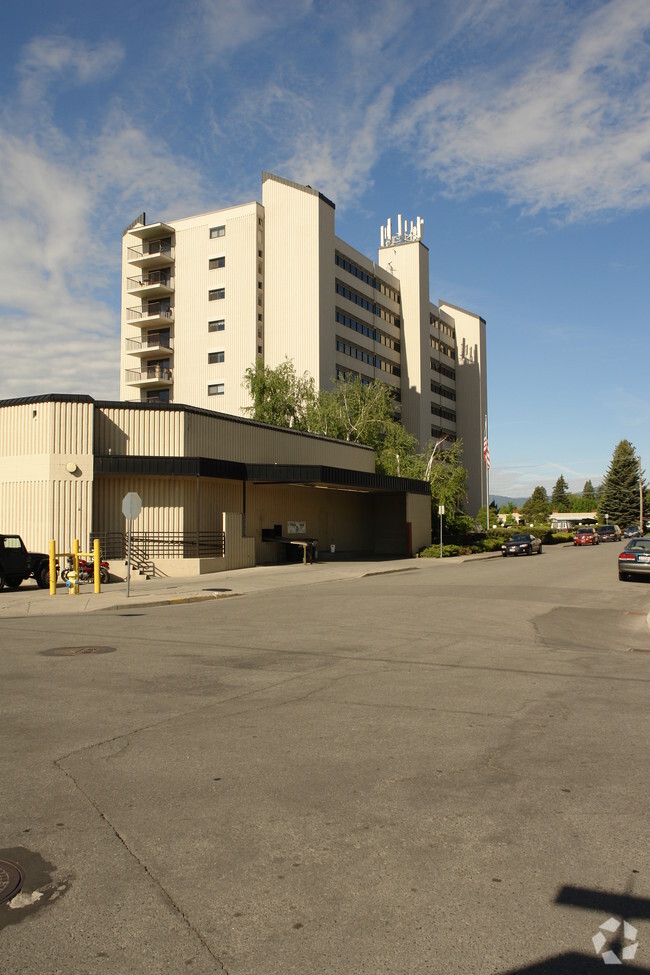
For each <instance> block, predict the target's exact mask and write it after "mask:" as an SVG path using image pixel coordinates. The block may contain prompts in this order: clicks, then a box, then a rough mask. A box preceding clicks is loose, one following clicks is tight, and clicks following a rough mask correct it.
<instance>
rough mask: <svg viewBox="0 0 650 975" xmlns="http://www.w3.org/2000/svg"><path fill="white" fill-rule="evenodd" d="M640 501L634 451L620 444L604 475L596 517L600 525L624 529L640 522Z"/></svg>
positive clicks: (623, 443) (624, 442) (637, 465)
mask: <svg viewBox="0 0 650 975" xmlns="http://www.w3.org/2000/svg"><path fill="white" fill-rule="evenodd" d="M639 500H640V499H639V464H638V461H637V458H636V454H635V452H634V447H633V446H632V444H631V443H630V442H629V440H621V442H620V443H619V444H617V446H616V447H615V449H614V454H613V456H612V460H611V463H610V465H609V468H608V470H607V474H606V475H605V480H604V482H603V487H602V491H601V493H600V497H599V499H598V514H599V516H600V518H601V519H602V520H603V521H605V520H607V521H609V522H610V523H611V524H617V525H620V526H621V528H626V527H627V526H628V525H633V524H636V523H637V522H638V520H639ZM606 515H607V518H605V516H606Z"/></svg>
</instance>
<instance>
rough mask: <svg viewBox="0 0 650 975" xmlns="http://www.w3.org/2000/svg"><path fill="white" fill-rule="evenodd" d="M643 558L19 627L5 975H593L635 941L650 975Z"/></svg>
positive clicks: (408, 579) (444, 575)
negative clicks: (623, 578) (609, 954)
mask: <svg viewBox="0 0 650 975" xmlns="http://www.w3.org/2000/svg"><path fill="white" fill-rule="evenodd" d="M619 548H620V546H617V545H601V546H599V547H598V548H595V549H586V548H581V549H573V548H561V549H545V550H544V553H543V555H542V556H533V557H530V558H525V557H522V558H517V559H500V558H497V559H492V560H486V561H474V562H466V563H464V564H454V563H453V562H452V561H450V562H447V563H442V564H441V563H433V564H431V563H430V564H428V565H427V566H425V567H423V566H417V567H416V565H415V563H414V567H413V571H405V572H399V573H394V574H389V575H379V576H370V577H367V578H363V579H347V580H345V581H343V582H341V581H338V582H331V583H324V584H320V585H313V584H312V585H307V586H303V587H296V588H291V589H281V590H276V591H266V592H260V593H257V594H250V595H246V596H240V597H235V598H229V599H220V600H214V601H211V602H203V603H195V604H189V605H177V606H166V607H158V608H147V609H142V610H137V609H130V608H129V609H122V610H119V611H112V612H100V613H93V614H90V615H85V616H80V615H76V616H61V615H59V616H56V617H48V616H40V617H32V618H25V619H20V618H15V619H3V620H2V622H1V624H0V680H1V685H0V686H1V688H2V691H1V693H2V717H1V720H2V736H1V738H0V741H1V745H0V760H1V762H0V775H1V778H0V782H1V788H0V796H1V798H0V822H1V823H2V840H1V842H0V846H1V849H0V859H6V860H12V861H14V862H18V863H20V865H21V866H22V868H23V870H24V871H25V874H26V881H25V885H24V888H23V891H22V892H21V894H20V895H19V896H18V898H16V899H15V900H14V901H11V902H10V904H7V903H5V904H4V905H2V906H0V960H1V962H2V966H1V967H2V970H3V971H7V972H9V971H13V972H21V973H30V975H53V973H66V975H68V973H89V975H91V973H92V975H95V973H106V975H118V973H119V975H122V973H138V975H139V973H142V975H159V973H161V975H168V973H169V975H172V973H173V975H178V973H181V972H189V973H193V975H196V973H200V975H208V973H219V972H224V971H225V972H227V973H229V975H280V973H282V975H289V973H296V975H312V973H313V975H321V973H328V975H329V973H331V975H356V973H368V975H383V973H390V975H423V973H454V975H455V973H468V975H469V973H471V975H478V973H480V975H483V973H486V975H492V973H494V975H505V973H514V972H519V973H524V972H530V973H533V972H536V973H553V975H560V973H565V972H566V973H571V975H579V973H581V972H595V971H602V965H603V959H602V955H603V953H604V952H605V951H606V950H609V948H608V946H605V947H603V948H602V949H601V951H600V955H597V953H596V950H595V948H594V945H593V943H592V937H593V936H594V935H596V934H597V933H598V931H599V926H600V925H601V924H602V923H604V922H606V921H607V920H608V918H609V917H610V916H614V917H616V918H617V919H620V918H621V917H623V916H624V917H625V920H626V921H627V922H628V925H631V926H632V928H634V929H636V931H637V935H636V939H635V940H636V941H637V942H638V949H637V950H636V956H635V958H634V961H633V963H630V962H629V959H626V964H628V968H629V970H630V971H644V972H648V971H650V863H649V857H648V853H649V850H650V843H649V832H650V830H649V823H650V817H649V815H648V806H649V796H650V763H649V761H648V759H649V751H650V749H649V741H650V734H649V733H650V706H649V701H650V694H649V691H650V628H649V626H648V617H647V614H648V610H650V583H648V582H640V583H625V584H622V583H619V582H618V580H617V576H616V556H617V553H618V551H619ZM80 648H83V649H85V650H86V651H90V650H93V651H94V650H97V651H100V650H101V651H105V652H85V653H82V652H78V651H79V649H80ZM632 928H630V927H628V928H625V929H624V928H623V926H622V925H621V927H620V929H619V933H620V934H623V933H626V934H627V935H628V939H627V940H623V941H622V942H621V943H620V944H614V946H613V947H612V949H611V950H613V951H615V952H616V953H618V955H619V957H620V956H621V953H622V950H623V948H624V947H628V948H631V946H632V944H633V943H634V942H633V941H632V934H631V930H632ZM606 934H607V935H608V937H609V933H608V932H606Z"/></svg>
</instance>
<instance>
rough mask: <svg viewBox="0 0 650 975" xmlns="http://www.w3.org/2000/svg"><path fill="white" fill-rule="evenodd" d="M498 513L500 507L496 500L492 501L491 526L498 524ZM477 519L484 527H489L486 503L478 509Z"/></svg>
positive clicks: (494, 526)
mask: <svg viewBox="0 0 650 975" xmlns="http://www.w3.org/2000/svg"><path fill="white" fill-rule="evenodd" d="M498 514H499V508H498V506H497V503H496V501H490V528H496V526H497V525H498V524H499V519H498V518H497V515H498ZM476 521H477V522H478V524H479V525H482V526H483V528H487V508H486V506H485V505H483V507H482V508H479V509H478V514H477V516H476Z"/></svg>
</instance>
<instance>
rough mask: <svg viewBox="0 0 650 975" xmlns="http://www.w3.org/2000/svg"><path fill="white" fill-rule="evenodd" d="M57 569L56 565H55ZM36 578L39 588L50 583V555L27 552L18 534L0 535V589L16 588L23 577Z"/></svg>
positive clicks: (46, 586) (44, 587) (45, 587)
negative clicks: (6, 587)
mask: <svg viewBox="0 0 650 975" xmlns="http://www.w3.org/2000/svg"><path fill="white" fill-rule="evenodd" d="M57 570H58V566H57ZM30 578H34V579H36V584H37V585H38V587H39V588H40V589H47V588H48V586H49V584H50V557H49V555H43V554H41V553H36V552H28V551H27V549H26V548H25V545H24V543H23V540H22V538H21V537H20V535H0V589H2V587H3V586H4V585H7V586H8V587H9V589H17V588H18V586H19V585H20V584H21V582H22V581H23V580H24V579H30Z"/></svg>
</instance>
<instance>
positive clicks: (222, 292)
mask: <svg viewBox="0 0 650 975" xmlns="http://www.w3.org/2000/svg"><path fill="white" fill-rule="evenodd" d="M225 297H226V289H225V288H213V289H212V291H209V292H208V298H209V299H210V301H220V300H221V299H222V298H225Z"/></svg>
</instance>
